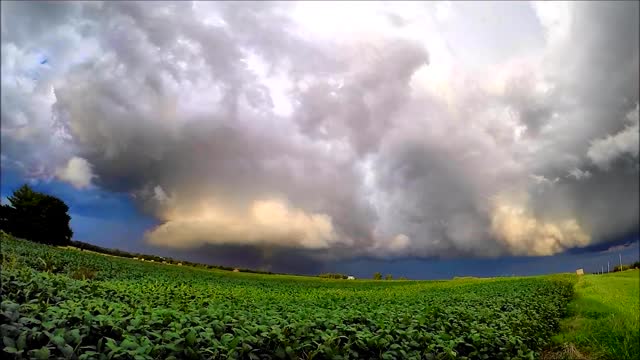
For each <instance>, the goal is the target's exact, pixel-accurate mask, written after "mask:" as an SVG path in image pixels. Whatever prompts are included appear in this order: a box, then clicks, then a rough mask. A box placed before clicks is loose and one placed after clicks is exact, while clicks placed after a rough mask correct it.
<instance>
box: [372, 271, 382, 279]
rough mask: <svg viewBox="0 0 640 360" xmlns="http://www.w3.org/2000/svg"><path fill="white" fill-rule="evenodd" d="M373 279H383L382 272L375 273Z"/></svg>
mask: <svg viewBox="0 0 640 360" xmlns="http://www.w3.org/2000/svg"><path fill="white" fill-rule="evenodd" d="M373 280H382V274H380V273H379V272H377V273H375V274H373Z"/></svg>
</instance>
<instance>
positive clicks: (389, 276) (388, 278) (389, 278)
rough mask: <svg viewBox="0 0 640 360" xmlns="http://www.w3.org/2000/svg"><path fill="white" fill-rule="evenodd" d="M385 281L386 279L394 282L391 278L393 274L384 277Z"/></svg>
mask: <svg viewBox="0 0 640 360" xmlns="http://www.w3.org/2000/svg"><path fill="white" fill-rule="evenodd" d="M384 279H385V280H393V276H391V274H387V275H386V276H385V277H384Z"/></svg>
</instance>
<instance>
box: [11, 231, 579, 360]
mask: <svg viewBox="0 0 640 360" xmlns="http://www.w3.org/2000/svg"><path fill="white" fill-rule="evenodd" d="M2 241H3V246H2V261H3V262H2V266H3V269H2V299H3V301H2V314H1V315H0V316H1V319H2V325H1V327H0V330H1V332H2V334H1V335H2V336H3V351H4V352H5V353H11V354H13V355H12V356H14V357H16V358H20V357H21V358H48V357H49V356H55V357H70V358H80V359H89V358H100V359H107V358H121V359H170V358H189V359H212V358H246V359H271V358H281V359H284V358H290V359H297V358H305V359H312V358H314V359H325V358H336V359H346V358H354V359H355V358H382V359H394V358H403V359H453V358H456V359H465V358H470V359H489V358H490V359H508V358H522V359H526V358H535V357H537V356H538V355H539V352H540V351H541V350H542V349H543V347H544V346H546V345H547V344H548V342H549V340H550V338H551V336H552V334H553V333H554V332H555V331H557V329H558V323H559V320H560V318H561V316H562V315H563V313H564V309H565V306H566V303H567V302H568V300H569V299H570V297H571V294H572V286H573V285H572V281H573V278H572V277H569V276H558V277H551V278H549V277H546V278H526V279H496V280H456V281H429V282H427V281H402V282H375V281H360V280H356V281H349V282H347V281H341V280H330V279H317V278H306V277H296V276H278V275H257V274H244V273H232V272H224V271H210V270H201V269H194V268H190V267H184V266H183V267H175V266H163V265H162V264H150V263H146V262H145V263H141V262H136V261H134V260H127V259H118V258H112V257H104V256H101V255H96V254H91V253H84V252H79V251H75V250H66V249H65V250H63V249H55V248H50V247H46V246H43V245H37V244H33V243H29V242H25V241H22V240H15V239H10V238H6V237H5V238H3V239H2ZM82 273H88V274H91V277H92V278H91V279H89V280H76V279H73V277H75V278H79V275H78V274H82ZM80 278H81V277H80Z"/></svg>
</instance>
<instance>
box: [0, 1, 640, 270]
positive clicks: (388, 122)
mask: <svg viewBox="0 0 640 360" xmlns="http://www.w3.org/2000/svg"><path fill="white" fill-rule="evenodd" d="M0 6H1V16H2V18H1V19H0V20H1V24H2V28H1V61H2V66H1V74H0V75H1V87H2V88H1V90H2V94H1V114H0V115H1V163H0V165H1V170H2V175H1V178H0V180H1V185H2V186H1V195H2V200H3V203H4V202H5V200H6V196H7V195H9V194H10V192H11V191H13V190H14V189H15V188H17V187H18V186H20V185H21V184H22V183H29V184H31V185H33V186H34V187H35V188H36V189H37V190H39V191H45V192H48V193H51V194H53V195H55V196H58V197H60V198H61V199H63V200H64V201H65V202H67V204H69V206H70V213H71V216H72V220H71V226H72V229H73V230H74V239H76V240H81V241H85V242H89V243H94V244H97V245H100V246H106V247H113V248H119V249H124V250H129V251H140V252H142V251H144V252H147V253H155V254H160V255H167V256H172V257H176V258H184V259H189V260H194V261H201V262H206V263H212V264H222V265H227V266H241V267H253V268H260V269H264V270H272V271H278V272H292V273H305V274H314V273H319V272H325V271H340V272H348V273H352V274H355V275H357V276H360V277H363V276H366V277H368V276H369V275H370V274H371V273H373V272H375V271H381V272H390V273H393V274H394V275H396V276H408V277H411V278H448V277H451V276H458V275H471V276H498V275H513V274H515V275H531V274H540V273H549V272H563V271H574V270H575V269H576V268H579V267H584V268H585V270H586V271H588V272H593V271H597V270H600V268H601V267H602V266H603V262H604V265H605V266H606V261H610V262H612V263H613V261H615V260H616V259H618V255H622V256H624V259H625V262H632V261H635V260H637V259H638V257H639V256H638V251H639V250H638V239H639V235H638V234H640V219H639V217H640V211H639V207H640V205H639V203H640V199H639V196H640V193H639V189H638V182H639V180H640V166H639V162H638V152H639V132H640V131H639V119H638V101H639V99H638V91H639V84H638V81H639V78H640V76H639V75H640V74H639V50H638V43H639V42H640V41H639V27H640V23H639V12H640V11H639V3H638V2H573V1H572V2H524V1H518V2H506V1H500V2H461V1H460V2H459V1H455V2H447V1H443V2H343V1H340V2H290V1H286V2H245V1H243V2H215V3H214V2H205V3H200V2H173V3H172V2H96V1H90V2H59V3H58V2H5V1H3V2H2V5H0ZM611 266H613V265H611Z"/></svg>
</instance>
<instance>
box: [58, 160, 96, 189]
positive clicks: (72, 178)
mask: <svg viewBox="0 0 640 360" xmlns="http://www.w3.org/2000/svg"><path fill="white" fill-rule="evenodd" d="M56 177H57V178H58V179H60V180H62V181H66V182H68V183H70V184H71V185H73V186H74V187H76V188H78V189H86V188H88V187H90V186H91V180H92V179H93V178H94V177H95V175H94V174H93V172H92V170H91V164H90V163H89V162H88V161H87V160H85V159H83V158H79V157H76V156H74V157H72V158H71V159H69V161H68V162H67V165H66V166H65V167H61V168H58V169H57V170H56Z"/></svg>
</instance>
